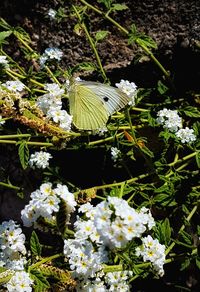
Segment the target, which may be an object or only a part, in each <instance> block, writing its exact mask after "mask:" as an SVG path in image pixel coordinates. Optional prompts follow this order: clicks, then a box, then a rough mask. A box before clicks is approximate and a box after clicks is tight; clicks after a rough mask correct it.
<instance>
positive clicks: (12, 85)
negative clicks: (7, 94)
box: [2, 80, 25, 92]
mask: <svg viewBox="0 0 200 292" xmlns="http://www.w3.org/2000/svg"><path fill="white" fill-rule="evenodd" d="M2 86H3V87H5V88H7V89H8V90H10V91H13V92H20V91H22V90H23V89H24V87H25V85H24V84H23V83H22V82H21V81H19V80H16V81H6V82H5V83H2Z"/></svg>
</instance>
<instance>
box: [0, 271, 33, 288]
mask: <svg viewBox="0 0 200 292" xmlns="http://www.w3.org/2000/svg"><path fill="white" fill-rule="evenodd" d="M33 282H34V281H33V280H32V279H31V278H30V276H29V274H28V273H26V272H25V271H19V272H16V273H15V274H14V276H12V278H11V279H10V280H9V281H8V283H7V284H6V285H5V286H6V288H7V291H8V292H31V291H32V287H31V286H32V285H33Z"/></svg>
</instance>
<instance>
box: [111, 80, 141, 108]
mask: <svg viewBox="0 0 200 292" xmlns="http://www.w3.org/2000/svg"><path fill="white" fill-rule="evenodd" d="M115 86H116V87H118V88H119V89H120V90H121V91H122V92H124V93H126V94H127V95H128V96H129V97H130V102H129V105H132V106H134V105H135V96H136V94H137V86H136V84H135V83H134V82H130V81H128V80H124V79H121V81H120V82H119V83H116V84H115Z"/></svg>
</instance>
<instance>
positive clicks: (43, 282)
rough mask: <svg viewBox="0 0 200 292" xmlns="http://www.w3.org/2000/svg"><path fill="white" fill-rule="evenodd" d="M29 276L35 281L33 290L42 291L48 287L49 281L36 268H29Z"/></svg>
mask: <svg viewBox="0 0 200 292" xmlns="http://www.w3.org/2000/svg"><path fill="white" fill-rule="evenodd" d="M30 276H31V278H32V279H33V280H34V282H35V286H34V292H35V291H37V292H43V291H45V289H47V288H50V285H49V282H48V281H47V279H46V277H45V276H44V275H43V274H42V273H41V272H40V271H38V270H35V269H33V270H31V271H30Z"/></svg>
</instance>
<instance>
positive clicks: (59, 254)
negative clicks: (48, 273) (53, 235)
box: [28, 253, 63, 272]
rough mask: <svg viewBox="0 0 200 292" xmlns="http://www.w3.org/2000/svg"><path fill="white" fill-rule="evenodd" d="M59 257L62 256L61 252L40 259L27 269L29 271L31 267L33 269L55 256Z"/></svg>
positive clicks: (55, 257)
mask: <svg viewBox="0 0 200 292" xmlns="http://www.w3.org/2000/svg"><path fill="white" fill-rule="evenodd" d="M60 257H63V254H62V253H58V254H55V255H52V256H50V257H47V258H44V259H42V260H41V261H39V262H37V263H35V264H34V265H31V266H30V267H29V268H28V270H29V272H30V271H31V270H33V269H35V268H37V267H39V266H41V265H42V264H44V263H47V262H50V261H52V260H54V259H57V258H60Z"/></svg>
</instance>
